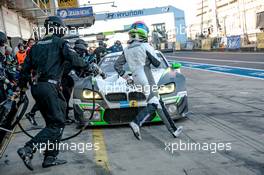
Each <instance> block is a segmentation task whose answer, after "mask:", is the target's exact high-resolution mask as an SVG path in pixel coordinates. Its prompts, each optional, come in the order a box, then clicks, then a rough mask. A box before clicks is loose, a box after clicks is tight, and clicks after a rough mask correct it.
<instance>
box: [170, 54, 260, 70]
mask: <svg viewBox="0 0 264 175" xmlns="http://www.w3.org/2000/svg"><path fill="white" fill-rule="evenodd" d="M167 57H168V56H167ZM168 61H169V62H171V61H175V60H169V59H168ZM179 62H184V63H191V64H199V65H210V66H217V67H229V68H238V69H248V70H256V71H263V69H255V68H247V67H238V66H228V65H219V64H210V63H198V62H191V61H180V60H179Z"/></svg>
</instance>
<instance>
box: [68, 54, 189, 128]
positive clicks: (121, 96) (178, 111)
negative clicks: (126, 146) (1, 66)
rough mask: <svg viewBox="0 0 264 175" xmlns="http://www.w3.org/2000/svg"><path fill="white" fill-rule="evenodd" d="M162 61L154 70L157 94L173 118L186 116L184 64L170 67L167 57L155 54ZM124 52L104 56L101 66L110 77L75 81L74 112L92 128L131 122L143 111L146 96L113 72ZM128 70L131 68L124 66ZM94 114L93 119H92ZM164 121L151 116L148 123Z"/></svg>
mask: <svg viewBox="0 0 264 175" xmlns="http://www.w3.org/2000/svg"><path fill="white" fill-rule="evenodd" d="M156 53H157V55H158V57H159V58H160V59H161V65H160V66H159V67H158V68H155V67H152V72H153V75H154V79H155V81H156V83H157V85H158V92H159V94H160V96H161V98H162V100H163V102H164V103H165V106H166V108H167V110H168V112H169V114H170V115H171V117H172V118H173V119H178V118H181V117H186V115H187V113H188V103H187V90H186V85H185V81H186V80H185V77H184V75H183V74H182V73H181V72H180V67H181V65H180V64H179V63H176V62H175V63H172V64H171V65H170V64H169V62H168V61H167V59H166V58H165V57H164V55H163V54H162V53H161V52H159V51H156ZM121 54H122V52H117V53H110V54H107V55H106V56H104V57H103V58H102V60H101V62H100V63H99V64H98V65H99V67H100V68H101V70H102V71H103V72H104V73H105V74H106V75H107V76H106V77H107V78H106V79H103V78H102V77H101V76H99V75H98V76H96V77H92V76H88V77H85V78H81V79H79V80H78V81H77V82H75V86H74V92H73V99H72V103H73V109H74V115H75V117H77V118H83V119H86V121H88V119H90V120H89V125H116V124H126V123H129V122H130V121H132V120H133V119H134V118H135V116H136V115H137V114H138V113H139V111H140V110H141V109H142V108H144V107H145V106H146V105H147V103H146V96H145V94H144V93H143V92H142V90H141V91H138V89H136V90H135V88H133V87H131V86H130V85H129V84H128V83H127V81H126V80H125V79H123V78H122V77H120V76H119V75H118V74H117V72H116V71H115V69H114V63H115V61H116V60H117V59H118V57H119V56H120V55H121ZM125 69H126V70H127V71H129V67H128V66H127V65H125ZM91 115H92V117H91ZM158 121H161V119H160V118H159V116H158V114H155V115H153V116H151V117H150V119H149V121H148V122H158Z"/></svg>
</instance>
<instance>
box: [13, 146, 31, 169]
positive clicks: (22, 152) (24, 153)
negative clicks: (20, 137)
mask: <svg viewBox="0 0 264 175" xmlns="http://www.w3.org/2000/svg"><path fill="white" fill-rule="evenodd" d="M17 154H18V155H19V157H20V158H21V159H22V160H23V162H24V164H25V166H26V167H27V168H28V169H29V170H31V171H33V170H34V169H33V166H32V163H31V160H32V158H33V150H32V149H31V148H30V147H28V146H25V147H22V148H19V149H18V150H17Z"/></svg>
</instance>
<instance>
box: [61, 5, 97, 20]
mask: <svg viewBox="0 0 264 175" xmlns="http://www.w3.org/2000/svg"><path fill="white" fill-rule="evenodd" d="M57 15H58V16H60V17H61V18H63V19H71V18H82V17H90V16H93V8H92V7H82V8H67V9H58V10H57Z"/></svg>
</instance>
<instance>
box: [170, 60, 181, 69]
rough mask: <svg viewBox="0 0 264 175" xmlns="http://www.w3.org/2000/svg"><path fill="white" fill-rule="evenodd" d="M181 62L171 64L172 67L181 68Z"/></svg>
mask: <svg viewBox="0 0 264 175" xmlns="http://www.w3.org/2000/svg"><path fill="white" fill-rule="evenodd" d="M181 66H182V65H181V63H177V62H174V63H172V64H171V68H172V69H180V68H181Z"/></svg>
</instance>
